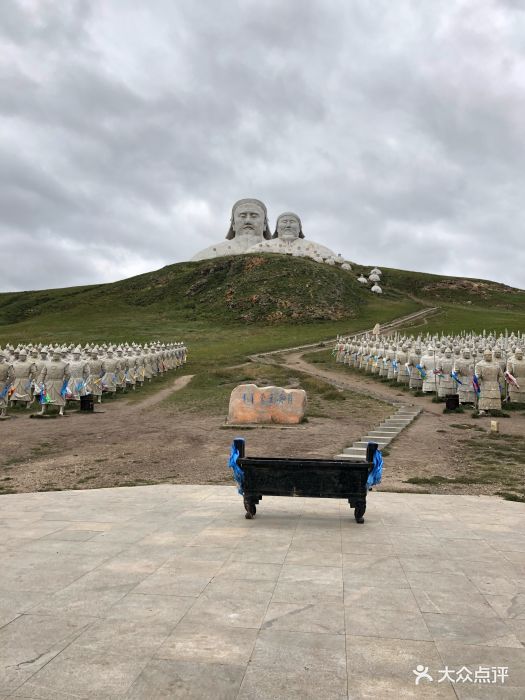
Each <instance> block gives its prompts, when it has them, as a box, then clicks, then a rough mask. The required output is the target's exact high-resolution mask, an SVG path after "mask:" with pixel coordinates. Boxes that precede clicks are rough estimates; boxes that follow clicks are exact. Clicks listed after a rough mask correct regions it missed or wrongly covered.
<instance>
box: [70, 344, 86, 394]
mask: <svg viewBox="0 0 525 700" xmlns="http://www.w3.org/2000/svg"><path fill="white" fill-rule="evenodd" d="M71 358H72V359H71V360H70V361H69V370H70V372H71V379H70V380H69V386H68V395H69V396H70V397H71V399H73V400H74V401H80V397H81V396H85V395H86V394H88V393H89V391H88V390H89V362H88V360H87V359H86V358H85V357H82V350H81V348H80V345H77V347H76V348H74V349H73V352H72V353H71Z"/></svg>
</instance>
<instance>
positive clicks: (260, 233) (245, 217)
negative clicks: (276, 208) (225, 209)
mask: <svg viewBox="0 0 525 700" xmlns="http://www.w3.org/2000/svg"><path fill="white" fill-rule="evenodd" d="M271 237H272V234H271V231H270V227H269V225H268V214H267V211H266V206H265V205H264V204H263V202H261V201H260V200H259V199H239V201H238V202H235V204H234V205H233V207H232V214H231V220H230V228H229V230H228V233H227V234H226V240H225V241H223V242H222V243H217V245H214V246H210V247H209V248H205V249H204V250H201V251H200V252H199V253H197V255H194V256H193V258H192V260H206V259H208V258H218V257H221V256H223V255H239V254H241V253H246V252H247V251H248V249H249V248H252V247H253V246H255V245H257V244H258V243H261V241H262V240H264V239H266V240H270V238H271Z"/></svg>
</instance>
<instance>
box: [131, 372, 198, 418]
mask: <svg viewBox="0 0 525 700" xmlns="http://www.w3.org/2000/svg"><path fill="white" fill-rule="evenodd" d="M194 376H195V375H194V374H185V375H183V376H182V377H177V379H176V380H175V381H174V382H173V384H172V385H171V386H168V387H166V388H165V389H161V390H160V391H157V393H156V394H153V396H148V397H147V398H146V399H144V400H143V401H139V402H138V403H133V404H131V405H130V404H127V405H126V408H127V409H128V410H129V409H131V410H132V409H133V408H140V409H145V408H151V407H152V406H155V404H158V403H160V402H161V401H164V399H167V398H168V396H169V395H170V394H173V392H175V391H180V389H184V387H185V386H188V384H189V383H190V382H191V380H192V379H193V377H194Z"/></svg>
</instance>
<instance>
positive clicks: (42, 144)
mask: <svg viewBox="0 0 525 700" xmlns="http://www.w3.org/2000/svg"><path fill="white" fill-rule="evenodd" d="M524 31H525V12H523V11H522V8H521V7H520V4H519V3H517V2H512V1H510V0H507V1H506V2H504V1H503V0H480V2H477V3H471V2H468V1H467V0H455V1H452V2H450V3H420V4H417V5H415V4H414V3H412V2H409V0H401V1H400V2H398V3H391V2H387V0H377V2H374V3H369V2H367V1H366V0H355V1H354V2H351V3H344V2H341V1H340V0H292V1H290V2H287V3H282V2H279V1H277V0H264V1H263V2H261V1H260V0H258V1H257V2H255V0H243V2H242V3H237V2H234V1H233V0H217V1H216V2H214V3H195V2H193V1H192V0H181V1H180V2H177V3H173V2H170V1H169V0H158V2H155V3H153V4H151V7H146V5H145V4H144V3H141V2H138V0H128V1H127V2H126V4H125V8H123V6H122V4H121V3H118V2H116V1H113V2H112V1H111V0H104V1H102V0H85V1H81V0H77V1H76V2H75V1H72V2H69V3H53V2H41V1H40V0H39V1H38V2H37V0H19V1H17V0H5V2H4V3H3V4H2V13H1V15H0V51H1V52H2V58H3V60H2V62H1V63H0V65H1V68H0V89H1V94H2V100H1V101H0V240H1V245H2V260H3V262H4V265H3V269H4V279H3V280H2V282H1V283H0V286H1V287H2V289H4V290H13V289H14V290H17V289H27V288H35V287H49V286H67V285H71V284H86V283H93V282H101V281H109V280H114V279H119V278H121V277H124V276H129V275H132V274H136V273H139V272H143V271H146V270H149V269H154V268H155V267H159V266H161V265H164V264H168V263H171V262H176V261H180V260H186V259H188V258H190V257H191V256H192V255H193V254H194V253H195V252H196V251H197V250H199V249H201V248H204V247H206V246H207V245H210V244H212V243H214V242H218V241H220V240H222V239H223V237H224V235H225V233H226V230H227V226H228V219H229V212H230V208H231V205H232V203H233V202H234V201H235V200H236V199H238V198H240V197H244V196H256V197H259V198H261V199H263V200H264V201H265V202H266V203H267V205H268V208H269V213H270V217H271V219H272V221H273V220H274V219H275V217H276V216H277V215H278V214H279V212H281V211H285V210H290V209H291V210H294V211H297V212H298V213H299V214H300V215H301V217H302V220H303V226H304V230H305V233H306V236H307V237H308V238H312V239H314V240H316V241H318V242H319V243H322V244H324V245H327V246H329V247H330V248H332V249H334V250H335V251H337V252H340V253H342V254H343V255H345V256H346V257H348V258H350V259H352V260H355V261H358V262H363V263H367V264H378V265H379V266H391V267H401V268H405V269H417V270H424V271H429V272H438V273H444V274H457V275H465V276H481V277H487V278H491V279H495V280H499V281H503V282H507V283H510V284H514V285H516V286H520V287H525V247H524V245H523V243H522V241H523V229H524V226H525V214H524V213H523V212H522V207H521V197H520V195H521V194H522V192H523V191H524V187H525V169H524V167H523V166H524V163H525V125H524V121H523V114H524V112H525V45H524V44H523V40H522V37H523V36H524Z"/></svg>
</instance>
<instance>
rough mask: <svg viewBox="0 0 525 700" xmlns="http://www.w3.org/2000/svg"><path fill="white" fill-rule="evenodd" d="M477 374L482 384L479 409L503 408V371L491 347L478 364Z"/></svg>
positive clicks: (480, 384) (492, 409)
mask: <svg viewBox="0 0 525 700" xmlns="http://www.w3.org/2000/svg"><path fill="white" fill-rule="evenodd" d="M476 374H477V377H478V380H479V386H480V392H479V398H478V410H480V411H494V410H501V387H502V385H503V381H504V380H503V372H502V371H501V367H500V366H499V364H497V363H496V362H494V359H493V357H492V350H491V349H490V348H487V349H486V350H485V352H484V353H483V359H482V360H481V362H478V363H477V364H476Z"/></svg>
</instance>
